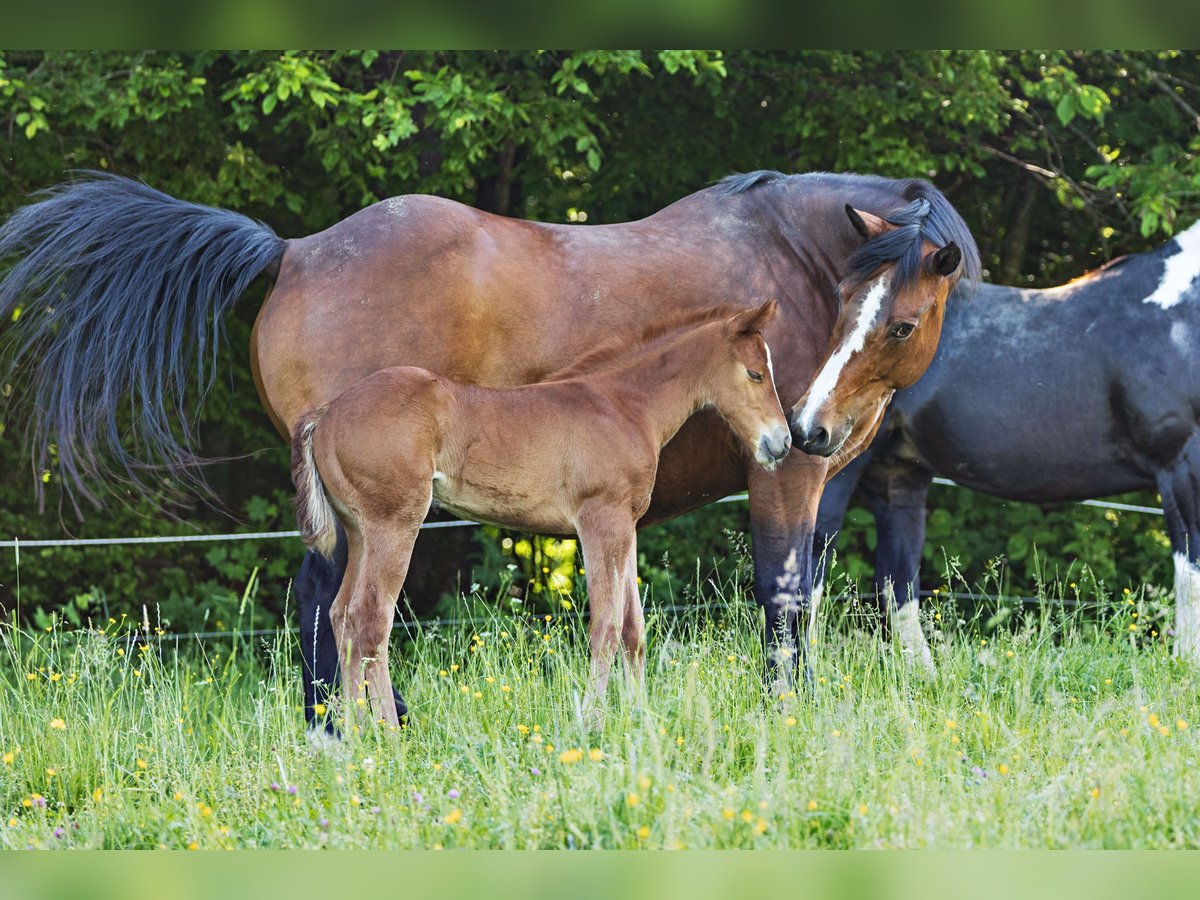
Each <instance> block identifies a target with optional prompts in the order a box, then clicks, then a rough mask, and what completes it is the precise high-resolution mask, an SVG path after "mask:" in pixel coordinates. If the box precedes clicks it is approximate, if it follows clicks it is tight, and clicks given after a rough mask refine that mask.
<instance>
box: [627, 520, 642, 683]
mask: <svg viewBox="0 0 1200 900" xmlns="http://www.w3.org/2000/svg"><path fill="white" fill-rule="evenodd" d="M623 580H624V582H625V590H624V595H625V619H624V621H623V622H622V623H621V643H623V644H624V645H625V669H626V672H627V674H628V675H629V677H630V678H632V680H633V681H635V682H636V683H637V685H638V686H639V687H640V686H641V685H642V684H643V682H644V680H645V673H646V617H645V615H644V613H643V612H642V598H641V595H640V594H639V592H638V585H637V542H636V538H635V541H634V544H633V545H632V546H631V547H630V548H629V556H628V559H627V561H626V564H625V575H624V579H623Z"/></svg>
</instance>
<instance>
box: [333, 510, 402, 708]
mask: <svg viewBox="0 0 1200 900" xmlns="http://www.w3.org/2000/svg"><path fill="white" fill-rule="evenodd" d="M419 528H420V520H419V519H418V520H417V521H415V522H409V521H401V522H388V523H373V524H372V525H371V526H370V527H369V528H368V529H365V530H366V532H367V533H366V534H361V533H358V532H356V531H349V530H348V534H347V537H348V539H349V560H348V564H347V567H346V575H345V577H344V578H343V580H342V586H341V588H340V589H339V591H338V595H337V599H336V600H335V601H334V603H333V607H332V608H331V609H330V616H329V617H330V621H331V622H332V624H333V630H334V635H335V637H336V638H337V643H338V655H339V657H340V662H341V671H342V691H343V694H344V696H345V698H346V701H347V707H348V708H347V717H348V718H349V717H351V716H354V715H356V711H357V708H358V707H360V706H362V705H365V702H366V699H367V697H366V692H369V695H370V703H371V707H372V712H373V715H374V716H375V718H377V719H383V720H384V721H385V722H387V723H388V724H391V725H399V724H400V720H399V717H398V716H397V713H396V705H395V703H394V702H390V701H391V699H392V688H391V681H390V679H389V675H388V640H389V638H390V637H391V632H392V621H393V619H394V617H395V612H396V598H397V597H398V596H399V594H400V590H401V589H402V588H403V586H404V576H405V574H406V573H407V572H408V563H409V560H410V559H411V557H412V548H413V544H414V543H415V542H416V537H417V532H418V531H419ZM364 689H365V690H364Z"/></svg>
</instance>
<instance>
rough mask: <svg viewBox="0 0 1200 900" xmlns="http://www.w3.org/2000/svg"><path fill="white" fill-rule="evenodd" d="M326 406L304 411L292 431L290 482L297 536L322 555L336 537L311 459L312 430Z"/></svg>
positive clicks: (330, 511) (334, 521) (330, 510)
mask: <svg viewBox="0 0 1200 900" xmlns="http://www.w3.org/2000/svg"><path fill="white" fill-rule="evenodd" d="M326 409H328V407H321V408H320V409H318V410H316V411H315V412H311V413H306V414H305V415H303V416H301V417H300V421H299V422H297V423H296V430H295V431H294V432H292V482H293V483H294V484H295V485H296V521H297V523H299V525H300V537H301V538H303V539H304V545H305V546H306V547H308V549H310V550H316V551H317V552H318V553H320V554H321V555H322V556H325V557H328V556H329V555H330V554H332V553H333V545H334V544H335V543H336V541H337V518H336V517H335V516H334V513H333V507H332V506H330V505H329V495H328V494H326V493H325V483H324V482H323V481H321V473H320V471H319V470H318V469H317V461H316V460H315V459H313V432H314V431H316V428H317V423H318V422H319V421H321V416H323V415H324V414H325V410H326Z"/></svg>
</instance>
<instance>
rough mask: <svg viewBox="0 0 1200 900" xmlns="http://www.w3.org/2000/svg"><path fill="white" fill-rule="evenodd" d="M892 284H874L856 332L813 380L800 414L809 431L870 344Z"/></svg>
mask: <svg viewBox="0 0 1200 900" xmlns="http://www.w3.org/2000/svg"><path fill="white" fill-rule="evenodd" d="M890 282H891V278H890V277H889V276H888V275H880V276H879V277H878V278H876V279H875V281H874V282H873V283H872V284H871V287H870V288H869V289H868V291H867V295H866V296H865V297H864V298H863V300H862V305H861V306H859V308H858V319H857V320H856V321H855V323H854V329H853V330H852V331H851V332H850V334H849V335H848V336H847V337H846V339H845V340H844V341H842V345H841V346H840V347H838V348H837V352H835V353H834V354H833V356H831V357H829V359H828V361H826V363H825V365H824V366H822V367H821V371H820V372H818V373H817V377H816V378H815V379H813V383H812V386H811V387H810V388H809V389H808V399H807V400H806V401H805V402H804V409H802V410H801V411H800V425H801V427H802V428H803V429H804V430H805V431H807V430H808V429H809V428H812V424H813V419H814V418H815V417H816V415H817V412H818V411H819V410H820V409H821V407H822V406H824V405H825V401H826V400H828V399H829V397H830V395H832V394H833V392H834V390H836V389H837V384H838V379H839V378H840V377H841V375H842V369H844V368H845V367H846V363H848V362H849V361H850V357H852V356H853V355H854V354H855V353H857V352H858V351H859V350H861V349H862V348H863V345H864V344H866V342H867V335H868V334H870V333H871V326H872V325H874V324H875V319H876V317H877V316H878V315H879V310H880V308H881V307H882V306H883V298H884V297H885V296H887V291H888V285H889V283H890Z"/></svg>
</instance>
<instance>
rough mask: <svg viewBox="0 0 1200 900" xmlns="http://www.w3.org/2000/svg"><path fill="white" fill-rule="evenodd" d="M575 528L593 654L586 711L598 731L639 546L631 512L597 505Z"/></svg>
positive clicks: (587, 512)
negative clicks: (580, 546)
mask: <svg viewBox="0 0 1200 900" xmlns="http://www.w3.org/2000/svg"><path fill="white" fill-rule="evenodd" d="M576 530H577V531H578V533H579V540H580V543H581V544H582V545H583V564H584V566H585V571H586V572H587V588H588V612H589V613H590V623H589V626H588V639H589V643H590V646H591V656H592V662H591V674H590V677H589V679H588V687H587V692H586V694H585V696H584V703H583V712H584V717H585V720H586V721H587V722H588V724H590V725H592V726H593V727H598V726H599V725H600V724H601V722H602V720H603V709H604V698H605V694H606V693H607V691H608V676H609V672H610V671H611V669H612V664H613V660H614V658H615V657H616V653H617V648H618V647H619V646H620V645H621V637H622V634H623V633H624V626H625V613H626V608H627V604H628V589H627V587H626V581H627V573H628V572H629V567H630V565H631V556H632V554H633V548H634V547H635V546H636V541H635V537H634V523H633V521H632V520H631V519H630V518H629V516H628V515H627V514H626V515H621V514H620V512H619V511H616V510H613V509H612V508H608V507H599V508H597V507H595V506H593V507H592V508H589V509H585V510H583V511H582V512H581V513H580V515H579V519H578V522H577V525H576ZM635 587H636V583H635Z"/></svg>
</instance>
